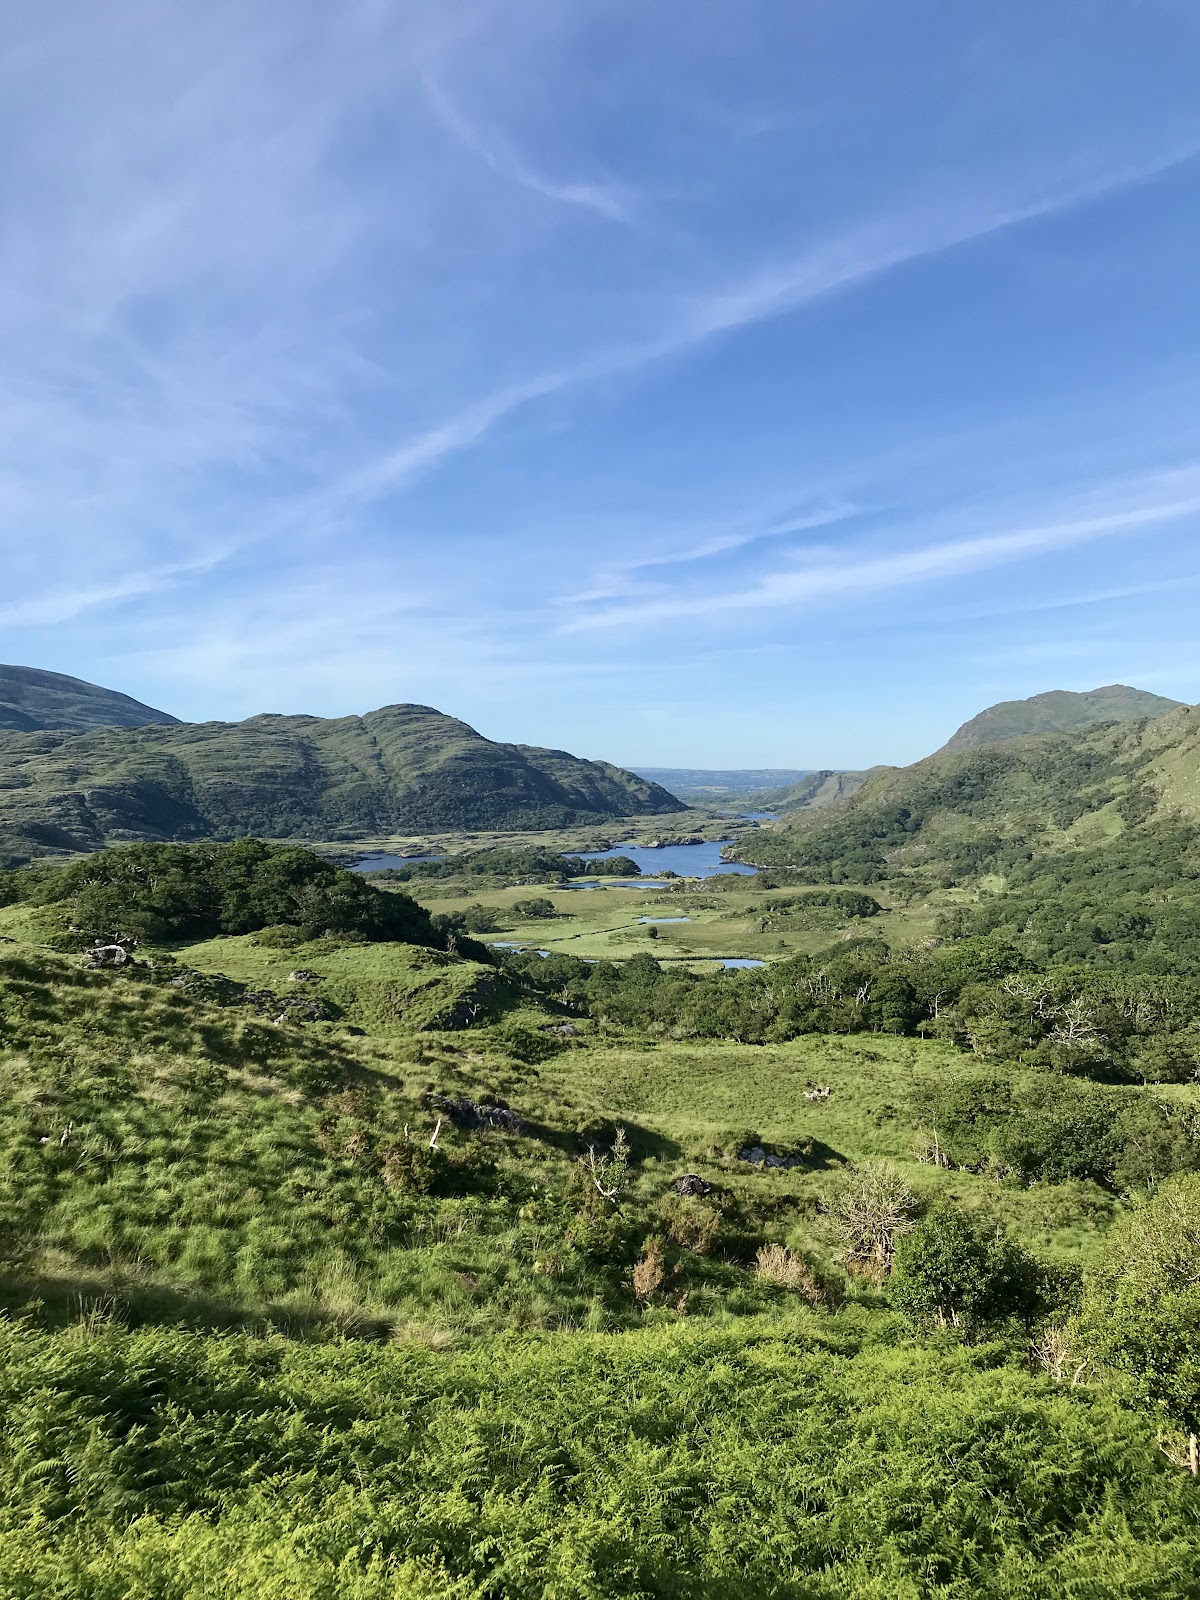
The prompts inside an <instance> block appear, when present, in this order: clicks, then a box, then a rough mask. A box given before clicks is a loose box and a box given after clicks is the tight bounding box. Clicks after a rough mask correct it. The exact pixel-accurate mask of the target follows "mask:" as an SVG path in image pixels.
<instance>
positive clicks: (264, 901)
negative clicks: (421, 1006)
mask: <svg viewBox="0 0 1200 1600" xmlns="http://www.w3.org/2000/svg"><path fill="white" fill-rule="evenodd" d="M33 892H34V894H35V895H36V897H37V899H38V900H39V901H40V902H41V903H43V904H47V905H53V906H56V907H61V908H62V917H63V919H64V923H65V926H66V927H67V928H68V929H69V930H70V931H71V932H72V933H73V934H76V935H78V937H79V939H80V940H81V941H100V942H101V943H109V942H112V941H120V942H125V943H128V942H131V941H137V942H142V941H145V942H150V943H155V942H157V943H162V942H165V941H169V940H180V939H197V938H205V937H208V936H211V935H212V934H216V933H233V934H237V933H252V932H254V931H255V930H258V929H267V928H272V929H274V928H278V927H280V926H286V927H292V928H295V929H297V930H298V931H299V934H300V936H301V938H303V939H315V938H317V937H319V936H320V935H321V934H324V933H331V934H351V933H352V934H358V935H361V936H362V937H364V938H367V939H395V940H400V941H402V942H405V943H410V944H427V945H436V944H439V943H440V940H439V939H438V937H437V935H436V933H435V930H434V928H433V925H432V923H431V922H430V920H429V916H428V913H427V912H425V911H424V910H423V909H422V908H421V907H420V906H419V905H417V903H416V902H415V901H414V900H411V899H409V898H408V897H407V896H406V895H402V894H395V893H390V894H389V893H383V892H381V891H380V890H378V889H375V888H373V887H372V885H371V884H369V883H367V882H365V881H364V880H363V878H362V877H361V876H359V875H358V874H355V873H352V872H346V871H345V870H344V869H343V868H341V867H335V866H333V865H332V864H331V863H330V862H328V861H325V860H323V859H322V858H321V857H320V856H317V855H314V854H313V853H312V852H311V851H309V850H302V849H300V848H299V847H298V846H281V845H269V844H264V843H262V841H261V840H258V839H243V840H240V841H239V842H238V843H236V844H225V845H219V844H199V845H180V844H175V845H171V844H139V845H122V846H118V847H115V848H113V849H111V850H104V851H99V852H98V853H97V854H95V855H92V856H88V857H87V858H86V859H85V860H82V861H76V862H72V863H71V864H70V865H69V866H65V867H58V868H55V869H50V870H46V869H43V870H42V871H41V872H40V873H39V874H37V875H36V877H35V879H34V882H33ZM276 937H277V938H278V935H276Z"/></svg>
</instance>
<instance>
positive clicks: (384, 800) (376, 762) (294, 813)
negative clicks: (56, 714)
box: [0, 705, 681, 857]
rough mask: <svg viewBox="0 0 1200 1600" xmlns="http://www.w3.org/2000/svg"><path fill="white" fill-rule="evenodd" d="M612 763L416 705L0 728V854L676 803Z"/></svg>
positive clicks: (356, 830)
mask: <svg viewBox="0 0 1200 1600" xmlns="http://www.w3.org/2000/svg"><path fill="white" fill-rule="evenodd" d="M680 809H681V806H680V803H679V801H678V800H677V799H676V798H675V797H674V796H673V795H670V794H668V793H667V791H666V790H665V789H662V788H659V786H658V785H657V784H653V783H648V782H646V781H645V780H644V779H642V778H637V777H635V776H634V775H633V774H632V773H628V772H624V771H622V770H621V768H619V767H613V766H609V765H608V764H607V763H606V762H602V761H582V760H580V759H578V758H577V757H575V756H572V755H568V754H567V753H566V752H565V751H562V750H541V749H535V748H532V747H531V746H528V745H513V744H498V743H494V742H493V741H492V740H490V739H485V738H484V737H483V736H482V735H481V734H479V733H476V732H475V730H474V729H473V728H470V727H468V726H467V724H466V723H465V722H459V721H458V720H457V719H456V718H454V717H448V716H445V715H443V714H442V713H441V712H440V711H435V710H433V709H431V708H430V707H429V706H412V705H397V706H385V707H384V708H383V709H382V710H379V711H373V712H370V713H368V715H366V716H363V717H341V718H337V719H333V720H325V719H322V718H320V717H308V716H296V717H283V716H259V717H251V718H249V719H248V720H247V721H245V722H238V723H227V722H207V723H196V724H181V725H178V726H162V725H159V726H147V727H144V728H129V729H114V728H109V729H104V730H96V731H93V732H89V733H81V734H66V733H52V732H41V733H9V734H4V735H0V855H3V854H7V855H9V856H10V857H21V856H28V855H30V854H38V853H42V852H45V851H47V850H88V849H94V848H95V847H97V846H99V845H102V844H107V843H111V842H113V841H115V840H122V839H201V838H218V839H221V838H225V839H227V838H236V837H240V836H243V835H247V834H258V835H263V836H266V837H269V838H275V839H355V838H364V837H378V836H380V835H387V834H390V833H420V832H425V831H430V830H436V829H453V828H510V827H525V828H528V827H559V826H566V825H569V824H571V823H574V822H579V821H589V820H604V819H608V818H612V817H617V816H634V815H647V814H653V813H660V812H677V811H679V810H680Z"/></svg>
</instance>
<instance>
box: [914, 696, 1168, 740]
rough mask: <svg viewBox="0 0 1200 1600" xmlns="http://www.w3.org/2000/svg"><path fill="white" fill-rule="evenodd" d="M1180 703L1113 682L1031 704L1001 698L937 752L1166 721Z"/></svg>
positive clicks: (1034, 698)
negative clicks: (1149, 720)
mask: <svg viewBox="0 0 1200 1600" xmlns="http://www.w3.org/2000/svg"><path fill="white" fill-rule="evenodd" d="M1181 704H1182V702H1181V701H1179V700H1168V699H1166V698H1165V697H1164V696H1163V695H1160V694H1151V693H1150V692H1149V691H1148V690H1146V689H1131V688H1129V686H1128V685H1127V684H1123V683H1112V684H1109V685H1108V686H1107V687H1106V688H1103V689H1089V690H1087V691H1086V692H1085V693H1083V694H1073V693H1072V692H1070V691H1069V690H1067V689H1051V690H1048V691H1047V692H1046V693H1045V694H1035V695H1032V696H1031V697H1030V698H1029V699H1028V700H1002V701H1001V702H1000V703H999V705H994V706H989V707H988V708H987V710H986V711H981V712H980V713H979V714H978V716H974V717H972V718H971V720H970V721H969V722H964V723H963V725H962V727H961V728H959V730H958V732H957V733H955V734H954V735H953V737H952V738H950V739H948V740H947V741H946V743H945V744H944V745H943V746H942V748H941V750H940V751H939V752H938V754H946V753H948V752H950V751H954V750H969V749H971V748H973V747H974V746H975V745H980V744H995V743H997V742H998V741H999V740H1001V739H1019V738H1022V737H1024V736H1025V735H1026V734H1031V733H1071V732H1073V731H1074V730H1075V729H1078V728H1086V727H1090V726H1092V725H1093V724H1095V723H1099V722H1131V721H1138V720H1140V719H1143V718H1146V717H1163V716H1166V715H1167V713H1168V712H1170V711H1178V709H1179V707H1180V705H1181Z"/></svg>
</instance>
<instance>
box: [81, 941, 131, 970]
mask: <svg viewBox="0 0 1200 1600" xmlns="http://www.w3.org/2000/svg"><path fill="white" fill-rule="evenodd" d="M83 959H84V960H85V961H86V962H87V964H88V966H89V967H125V966H128V965H129V962H130V960H131V959H132V957H131V956H130V954H129V951H128V950H126V948H125V946H124V945H123V944H97V945H93V946H92V948H91V949H90V950H89V951H88V953H87V954H86V955H85V956H84V958H83Z"/></svg>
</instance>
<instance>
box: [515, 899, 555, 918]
mask: <svg viewBox="0 0 1200 1600" xmlns="http://www.w3.org/2000/svg"><path fill="white" fill-rule="evenodd" d="M513 911H514V912H515V913H516V915H517V916H518V917H527V918H528V919H529V921H530V922H544V921H546V919H547V918H549V917H552V916H553V915H554V902H553V900H547V899H546V898H545V897H544V896H540V895H539V896H535V897H534V898H532V899H529V900H514V901H513Z"/></svg>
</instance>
